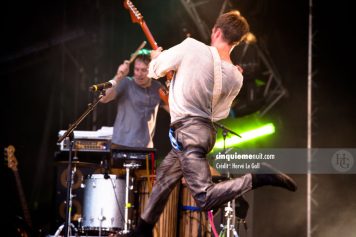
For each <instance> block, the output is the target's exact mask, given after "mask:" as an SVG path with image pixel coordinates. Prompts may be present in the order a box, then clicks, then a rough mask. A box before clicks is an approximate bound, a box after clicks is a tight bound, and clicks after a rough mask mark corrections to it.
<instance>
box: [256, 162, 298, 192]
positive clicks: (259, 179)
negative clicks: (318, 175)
mask: <svg viewBox="0 0 356 237" xmlns="http://www.w3.org/2000/svg"><path fill="white" fill-rule="evenodd" d="M265 185H271V186H276V187H281V188H285V189H287V190H289V191H292V192H295V191H296V190H297V184H296V182H295V181H294V180H293V179H292V178H291V177H289V176H288V175H286V174H284V173H282V172H281V171H279V170H277V169H276V168H273V167H272V166H271V165H269V164H267V163H264V162H262V163H261V168H260V170H259V172H258V173H255V174H252V189H256V188H259V187H262V186H265Z"/></svg>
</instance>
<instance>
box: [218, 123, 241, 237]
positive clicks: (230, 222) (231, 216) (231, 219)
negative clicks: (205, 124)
mask: <svg viewBox="0 0 356 237" xmlns="http://www.w3.org/2000/svg"><path fill="white" fill-rule="evenodd" d="M213 124H214V125H215V126H217V127H219V128H221V129H222V136H223V141H224V148H223V153H224V154H225V152H226V136H227V134H228V132H229V133H231V134H233V135H236V136H238V137H240V138H241V136H240V135H239V134H237V133H236V132H234V131H232V130H231V129H228V128H227V127H225V126H224V125H222V124H219V123H217V122H213ZM227 178H228V179H230V171H229V170H228V171H227ZM234 211H235V199H233V200H232V201H229V202H228V203H227V206H226V207H225V212H226V213H225V216H226V226H225V227H224V228H223V230H222V231H224V229H225V230H226V237H230V234H231V231H232V233H233V235H234V237H238V235H237V231H236V229H235V213H234Z"/></svg>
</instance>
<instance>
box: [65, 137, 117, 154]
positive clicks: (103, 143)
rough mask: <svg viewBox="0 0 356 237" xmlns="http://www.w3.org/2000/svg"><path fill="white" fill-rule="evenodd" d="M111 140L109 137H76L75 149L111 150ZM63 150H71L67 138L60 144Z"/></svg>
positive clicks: (91, 150)
mask: <svg viewBox="0 0 356 237" xmlns="http://www.w3.org/2000/svg"><path fill="white" fill-rule="evenodd" d="M110 146H111V140H108V139H83V138H82V139H76V140H74V143H73V151H87V152H110ZM59 148H60V150H61V151H69V140H67V139H65V140H63V141H62V142H61V143H60V144H59Z"/></svg>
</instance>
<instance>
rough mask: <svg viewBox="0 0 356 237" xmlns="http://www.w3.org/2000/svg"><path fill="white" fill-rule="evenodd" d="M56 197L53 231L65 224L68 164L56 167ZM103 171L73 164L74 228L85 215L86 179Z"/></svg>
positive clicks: (72, 221) (72, 216)
mask: <svg viewBox="0 0 356 237" xmlns="http://www.w3.org/2000/svg"><path fill="white" fill-rule="evenodd" d="M55 169H56V170H55V172H54V174H55V177H54V182H55V185H54V186H55V187H56V188H55V192H54V193H55V195H54V205H53V208H54V210H53V212H52V213H55V215H54V217H53V220H52V225H51V229H52V231H56V229H58V228H59V227H60V226H61V225H63V224H64V222H65V217H66V201H67V200H66V199H67V191H68V188H67V186H68V185H67V181H68V164H67V163H66V162H62V163H59V164H57V165H56V166H55ZM100 172H101V170H100V169H98V168H94V167H86V166H84V165H81V163H75V162H74V163H73V164H72V172H71V175H72V177H73V180H72V208H71V219H70V220H71V223H72V224H74V226H76V227H79V223H78V221H79V220H80V219H81V217H82V213H83V200H84V182H85V179H86V177H88V176H90V175H92V174H94V173H100Z"/></svg>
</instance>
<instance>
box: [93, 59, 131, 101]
mask: <svg viewBox="0 0 356 237" xmlns="http://www.w3.org/2000/svg"><path fill="white" fill-rule="evenodd" d="M129 69H130V61H128V60H125V61H124V63H123V64H121V65H120V66H119V67H118V69H117V72H116V75H115V76H114V78H113V80H115V81H116V83H117V84H116V86H115V87H111V88H109V89H107V90H106V92H105V96H103V97H102V98H101V99H100V102H101V103H108V102H110V101H112V100H114V99H115V98H116V96H117V92H116V87H117V86H118V84H119V83H120V81H121V80H122V79H123V78H124V77H125V76H127V74H128V73H129Z"/></svg>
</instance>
